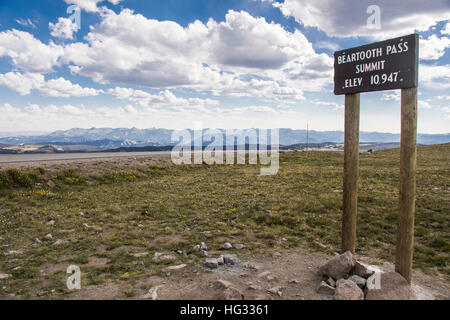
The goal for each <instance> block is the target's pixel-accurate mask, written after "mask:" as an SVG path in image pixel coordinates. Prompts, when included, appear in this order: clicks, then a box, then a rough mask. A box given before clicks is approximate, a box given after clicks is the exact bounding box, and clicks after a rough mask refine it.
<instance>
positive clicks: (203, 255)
mask: <svg viewBox="0 0 450 320" xmlns="http://www.w3.org/2000/svg"><path fill="white" fill-rule="evenodd" d="M200 255H201V256H202V257H209V255H208V251H206V250H200Z"/></svg>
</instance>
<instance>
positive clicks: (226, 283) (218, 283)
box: [213, 279, 233, 289]
mask: <svg viewBox="0 0 450 320" xmlns="http://www.w3.org/2000/svg"><path fill="white" fill-rule="evenodd" d="M213 286H214V287H215V288H218V289H227V288H230V287H231V286H233V284H232V283H231V282H229V281H226V280H222V279H219V280H217V281H216V282H214V284H213Z"/></svg>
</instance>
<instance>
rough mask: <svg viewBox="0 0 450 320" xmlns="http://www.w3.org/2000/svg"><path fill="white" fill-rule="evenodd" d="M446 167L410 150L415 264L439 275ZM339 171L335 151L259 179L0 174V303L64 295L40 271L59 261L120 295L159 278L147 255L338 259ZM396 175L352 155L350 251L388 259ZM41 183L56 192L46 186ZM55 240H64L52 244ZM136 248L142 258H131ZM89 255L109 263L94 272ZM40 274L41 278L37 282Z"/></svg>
mask: <svg viewBox="0 0 450 320" xmlns="http://www.w3.org/2000/svg"><path fill="white" fill-rule="evenodd" d="M449 160H450V144H446V145H438V146H427V147H420V148H419V156H418V172H417V187H418V188H417V213H416V225H415V230H416V239H415V241H416V242H415V252H414V268H416V269H421V270H423V271H424V272H426V273H437V272H438V273H442V274H445V275H446V276H450V267H449V250H450V234H449V230H450V229H449V223H450V218H449V214H450V166H449V163H450V161H449ZM98 168H101V170H98ZM93 172H95V174H94V173H93ZM342 172H343V154H342V153H337V152H287V153H282V154H281V159H280V170H279V173H278V174H277V175H275V176H266V177H259V176H258V174H259V167H257V166H250V165H235V166H208V165H198V166H173V165H170V164H169V163H168V164H167V165H158V166H157V165H151V166H150V165H146V164H145V162H143V163H140V164H136V165H135V166H133V165H130V166H128V167H126V168H118V167H114V168H112V167H111V168H108V167H107V166H106V165H105V166H103V167H102V164H101V163H97V164H96V166H91V167H90V168H87V167H83V166H80V167H79V168H67V167H66V168H59V169H55V168H43V167H38V168H34V169H28V170H24V169H9V170H3V171H1V172H0V188H1V191H0V199H1V202H0V213H1V214H0V236H1V238H0V245H1V246H0V273H7V274H12V277H11V278H9V279H7V280H2V282H1V286H0V297H3V298H4V297H7V296H8V295H9V294H11V293H15V294H16V295H20V296H22V297H24V298H33V297H36V295H37V294H39V292H46V296H45V297H46V298H60V297H64V296H66V295H68V294H69V293H68V292H67V290H66V289H65V284H64V282H63V281H61V279H62V278H63V277H64V276H65V270H64V269H61V270H58V269H57V268H55V270H52V268H49V267H48V266H51V265H56V266H57V265H58V264H60V263H61V262H62V261H66V262H68V263H73V264H79V265H80V266H82V269H83V272H84V274H85V275H86V280H85V281H87V282H88V283H87V284H101V283H105V282H108V281H125V282H127V283H128V284H129V290H128V291H126V292H125V293H124V295H125V296H129V297H132V296H133V286H134V285H135V284H136V283H137V282H138V281H139V279H140V278H142V277H144V276H149V275H151V274H161V269H162V266H161V265H159V264H156V263H154V262H152V253H154V252H157V251H159V252H161V251H163V250H165V251H170V250H183V251H184V252H185V253H186V255H180V256H179V257H180V258H179V261H178V262H179V263H187V264H189V265H196V264H200V263H201V262H202V261H203V260H202V258H201V257H199V256H198V255H196V254H194V250H193V249H192V247H193V245H195V244H198V243H199V242H200V241H207V242H208V244H210V246H212V247H214V246H215V247H218V246H219V244H220V243H223V242H224V241H233V242H234V243H236V242H240V243H243V244H245V245H246V249H244V250H243V251H240V253H239V254H240V255H245V254H249V253H252V254H269V253H271V252H273V251H275V250H276V251H279V252H283V251H286V250H293V249H295V248H296V247H298V246H303V247H305V246H306V247H312V248H313V249H315V250H321V251H325V252H329V253H332V252H335V251H339V248H340V232H341V209H342V191H341V189H342ZM398 172H399V150H387V151H379V152H375V153H373V154H371V155H369V154H363V155H361V170H360V181H359V183H360V185H359V216H358V249H357V253H359V254H363V255H366V256H369V257H373V258H377V259H384V260H387V261H391V262H393V261H394V258H395V241H396V221H397V204H398ZM49 179H51V180H52V181H53V182H54V183H55V184H56V186H55V187H53V188H50V187H48V186H47V181H48V180H49ZM80 212H82V213H83V215H81V214H80ZM51 220H53V221H54V224H53V223H52V222H51V223H49V221H51ZM47 234H51V235H52V239H47V238H46V237H45V236H46V235H47ZM36 238H38V239H39V241H37V240H36ZM283 238H284V239H283ZM56 240H64V241H60V242H61V244H59V245H57V244H55V242H56ZM318 242H319V243H320V244H323V245H325V246H326V248H325V247H322V246H320V245H317V243H318ZM11 251H13V252H11ZM14 251H16V252H14ZM142 252H148V253H149V255H147V256H143V255H139V254H138V255H135V254H136V253H142ZM93 256H96V257H97V258H98V259H107V261H109V262H110V263H108V264H106V265H104V266H99V265H96V264H95V263H92V260H91V259H92V257H93ZM46 268H47V269H49V270H50V272H46V273H45V274H43V273H42V272H41V270H42V269H46ZM52 290H53V291H52Z"/></svg>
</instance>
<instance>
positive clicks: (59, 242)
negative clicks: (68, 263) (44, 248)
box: [54, 239, 69, 246]
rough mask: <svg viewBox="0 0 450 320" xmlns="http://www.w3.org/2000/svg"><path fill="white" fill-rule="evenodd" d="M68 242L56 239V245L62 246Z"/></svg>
mask: <svg viewBox="0 0 450 320" xmlns="http://www.w3.org/2000/svg"><path fill="white" fill-rule="evenodd" d="M68 243H69V242H68V241H66V240H62V239H58V240H56V241H55V243H54V245H55V246H62V245H65V244H68Z"/></svg>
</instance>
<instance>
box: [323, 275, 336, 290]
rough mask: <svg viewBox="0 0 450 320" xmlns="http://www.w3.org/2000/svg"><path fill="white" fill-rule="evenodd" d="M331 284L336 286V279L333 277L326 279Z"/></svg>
mask: <svg viewBox="0 0 450 320" xmlns="http://www.w3.org/2000/svg"><path fill="white" fill-rule="evenodd" d="M325 282H326V283H327V284H328V285H329V286H332V287H333V288H336V281H334V279H333V278H331V277H329V278H328V279H327V281H325Z"/></svg>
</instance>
